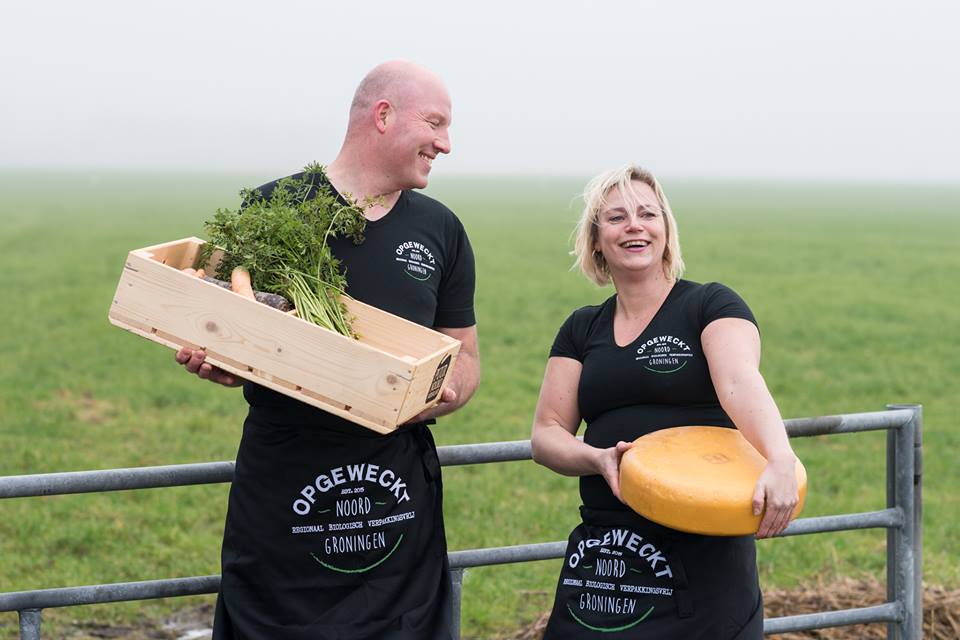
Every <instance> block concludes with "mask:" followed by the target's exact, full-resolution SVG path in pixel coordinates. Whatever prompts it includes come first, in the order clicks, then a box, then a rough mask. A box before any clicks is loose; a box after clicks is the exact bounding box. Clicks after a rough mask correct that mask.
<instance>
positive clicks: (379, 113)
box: [373, 100, 394, 133]
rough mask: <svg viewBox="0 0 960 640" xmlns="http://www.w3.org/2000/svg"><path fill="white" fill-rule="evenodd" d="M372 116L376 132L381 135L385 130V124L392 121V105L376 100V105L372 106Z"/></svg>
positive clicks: (387, 101) (388, 102) (385, 101)
mask: <svg viewBox="0 0 960 640" xmlns="http://www.w3.org/2000/svg"><path fill="white" fill-rule="evenodd" d="M373 115H374V124H375V125H376V127H377V131H379V132H380V133H383V132H384V131H386V130H387V124H388V123H389V122H390V121H391V120H392V119H393V115H394V111H393V105H391V104H390V101H389V100H377V103H376V104H375V105H373Z"/></svg>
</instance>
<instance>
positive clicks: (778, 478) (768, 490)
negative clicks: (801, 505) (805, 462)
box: [753, 456, 800, 538]
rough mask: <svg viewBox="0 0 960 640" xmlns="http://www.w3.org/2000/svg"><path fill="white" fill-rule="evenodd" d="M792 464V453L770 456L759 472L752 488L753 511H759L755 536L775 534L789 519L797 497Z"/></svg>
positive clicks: (793, 459) (794, 470) (798, 498)
mask: <svg viewBox="0 0 960 640" xmlns="http://www.w3.org/2000/svg"><path fill="white" fill-rule="evenodd" d="M796 464H797V461H796V458H795V457H793V456H791V457H789V458H783V459H781V460H770V461H768V462H767V466H766V467H764V469H763V473H761V474H760V478H759V479H758V480H757V485H756V488H755V489H754V491H753V515H755V516H758V515H760V514H761V513H763V518H762V519H761V520H760V528H759V529H757V538H772V537H773V536H776V535H779V534H780V533H782V532H783V530H784V529H786V528H787V525H788V524H790V521H791V520H793V510H794V509H795V508H796V506H797V502H799V501H800V494H799V491H798V488H797V471H796Z"/></svg>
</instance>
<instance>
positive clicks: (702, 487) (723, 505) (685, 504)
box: [620, 427, 807, 536]
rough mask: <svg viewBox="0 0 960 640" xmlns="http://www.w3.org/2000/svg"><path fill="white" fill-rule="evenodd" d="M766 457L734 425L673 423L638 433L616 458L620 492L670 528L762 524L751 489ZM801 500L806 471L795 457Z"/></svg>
mask: <svg viewBox="0 0 960 640" xmlns="http://www.w3.org/2000/svg"><path fill="white" fill-rule="evenodd" d="M765 465H766V460H765V459H764V457H763V456H761V455H760V453H759V452H758V451H757V450H756V449H754V448H753V446H752V445H751V444H750V443H749V442H747V441H746V439H744V437H743V436H742V435H740V432H739V431H738V430H736V429H725V428H723V427H673V428H671V429H662V430H660V431H654V432H653V433H648V434H647V435H645V436H642V437H640V438H637V439H636V440H635V441H634V443H633V448H632V449H630V450H629V451H627V452H626V453H624V454H623V459H622V460H621V461H620V493H621V495H622V496H623V499H624V501H625V502H626V503H627V504H628V505H629V506H630V508H632V509H633V510H634V511H636V512H637V513H639V514H640V515H642V516H644V517H645V518H648V519H650V520H653V521H654V522H657V523H660V524H662V525H664V526H667V527H670V528H671V529H677V530H679V531H686V532H689V533H700V534H704V535H712V536H736V535H748V534H754V533H756V532H757V529H759V528H760V518H761V516H755V515H753V506H752V500H753V491H754V488H755V487H756V484H757V479H758V478H759V477H760V472H761V471H763V468H764V466H765ZM797 484H798V485H799V488H800V502H799V503H797V508H796V509H795V510H794V517H796V516H797V515H798V514H799V513H800V511H801V509H803V502H804V499H805V498H806V495H807V472H806V470H805V469H804V468H803V465H802V464H801V463H800V461H799V460H798V461H797Z"/></svg>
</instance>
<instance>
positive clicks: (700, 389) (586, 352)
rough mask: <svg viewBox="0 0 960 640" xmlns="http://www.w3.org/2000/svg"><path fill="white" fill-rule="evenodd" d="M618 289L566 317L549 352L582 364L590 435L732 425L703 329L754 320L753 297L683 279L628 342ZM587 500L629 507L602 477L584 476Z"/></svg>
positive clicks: (580, 395)
mask: <svg viewBox="0 0 960 640" xmlns="http://www.w3.org/2000/svg"><path fill="white" fill-rule="evenodd" d="M615 309H616V295H614V296H611V297H610V298H608V299H607V300H606V301H605V302H603V304H600V305H596V306H588V307H583V308H582V309H578V310H576V311H574V312H573V314H571V315H570V317H569V318H567V320H566V322H564V323H563V326H561V327H560V331H559V333H558V334H557V338H556V340H555V341H554V344H553V347H552V348H551V350H550V356H551V357H554V356H559V357H564V358H573V359H575V360H578V361H580V362H581V363H582V364H583V369H582V371H581V374H580V384H579V388H578V390H577V401H578V405H579V408H580V415H581V417H582V418H583V420H584V422H586V424H587V428H586V431H585V432H584V442H586V443H587V444H590V445H592V446H595V447H600V448H606V447H612V446H614V445H615V444H616V443H617V441H618V440H624V441H626V442H631V441H633V440H635V439H636V438H638V437H640V436H642V435H644V434H647V433H650V432H652V431H656V430H658V429H665V428H668V427H676V426H682V425H708V426H720V427H733V423H732V422H731V420H730V417H729V416H727V414H726V412H724V410H723V408H722V407H721V406H720V402H719V400H718V399H717V393H716V391H715V390H714V388H713V382H712V381H711V379H710V370H709V368H708V366H707V360H706V357H705V356H704V354H703V348H702V346H701V344H700V334H701V333H702V332H703V329H704V328H705V327H706V326H707V325H708V324H710V323H711V322H712V321H714V320H716V319H718V318H742V319H744V320H748V321H750V322H752V323H754V324H756V320H755V319H754V317H753V313H751V311H750V309H749V307H747V304H746V303H745V302H744V301H743V299H741V298H740V296H738V295H737V294H736V293H734V292H733V291H732V290H731V289H729V288H728V287H725V286H724V285H722V284H719V283H716V282H712V283H709V284H703V285H702V284H698V283H695V282H690V281H687V280H680V281H678V282H677V283H676V285H674V287H673V289H671V290H670V293H669V294H668V295H667V298H666V300H664V302H663V305H662V306H661V307H660V309H659V310H658V311H657V313H656V314H655V315H654V317H653V319H652V320H651V321H650V324H648V325H647V327H646V328H645V329H644V330H643V332H642V333H641V334H640V335H639V336H638V337H637V338H636V340H634V341H633V342H631V343H630V344H629V345H627V346H624V347H620V346H617V344H616V342H615V341H614V336H613V314H614V310H615ZM580 495H581V499H582V500H583V504H584V505H586V506H587V507H591V508H595V509H626V507H625V505H624V504H623V503H621V502H620V501H619V500H617V499H616V497H614V495H613V493H612V492H611V491H610V487H609V486H608V485H607V483H606V482H605V481H604V480H603V477H602V476H597V475H595V476H583V477H581V478H580Z"/></svg>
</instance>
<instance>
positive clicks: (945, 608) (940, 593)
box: [501, 578, 960, 640]
mask: <svg viewBox="0 0 960 640" xmlns="http://www.w3.org/2000/svg"><path fill="white" fill-rule="evenodd" d="M886 596H887V588H886V586H885V585H884V584H883V583H882V582H880V581H879V580H873V579H869V580H868V579H861V580H856V579H853V578H843V579H841V580H836V581H833V582H829V583H825V582H822V581H820V582H816V583H813V584H809V585H806V586H804V587H801V588H797V589H770V590H768V591H765V592H764V594H763V600H764V602H763V604H764V607H763V609H764V614H765V615H766V617H768V618H779V617H781V616H788V615H798V614H801V613H817V612H821V611H836V610H838V609H852V608H856V607H870V606H874V605H877V604H881V603H883V602H885V601H886V599H887V597H886ZM549 615H550V612H549V611H548V612H545V613H544V614H543V615H541V616H540V617H539V618H538V619H537V620H536V621H535V622H533V623H532V624H530V625H529V626H528V627H526V628H524V629H521V630H520V631H518V632H516V633H514V634H510V635H505V636H501V640H542V638H543V630H544V629H545V628H546V626H547V618H548V617H549ZM768 637H770V638H777V639H778V640H810V639H817V640H874V639H876V640H885V639H886V637H887V625H886V624H883V623H877V624H861V625H854V626H849V627H835V628H832V629H818V630H815V631H804V632H802V633H784V634H778V635H776V636H768ZM923 637H924V638H927V639H928V640H957V638H960V589H955V590H952V591H951V590H948V589H945V588H944V587H941V586H937V585H924V590H923Z"/></svg>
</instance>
